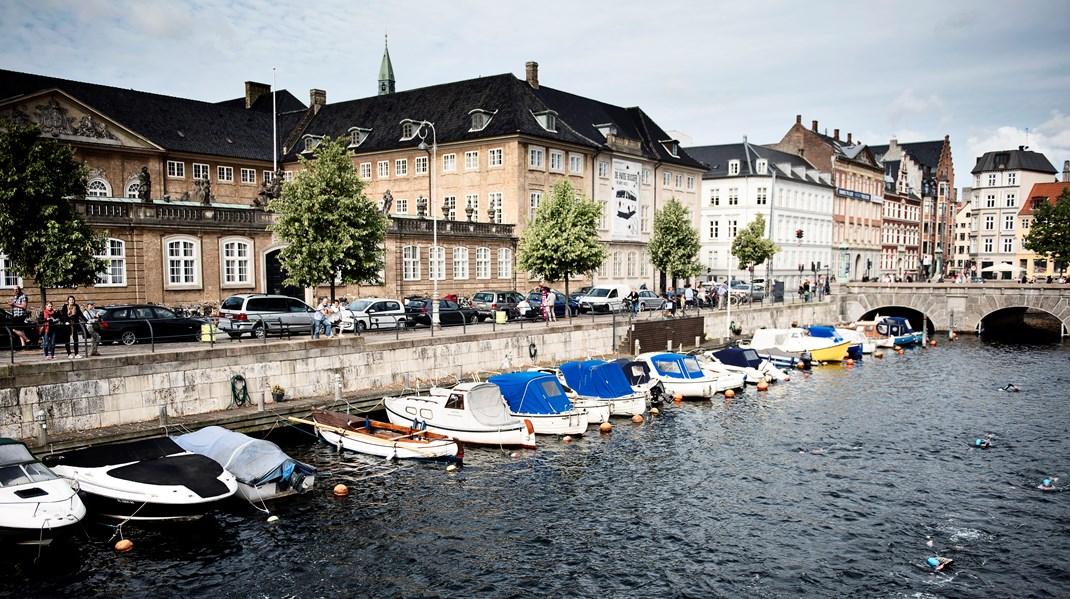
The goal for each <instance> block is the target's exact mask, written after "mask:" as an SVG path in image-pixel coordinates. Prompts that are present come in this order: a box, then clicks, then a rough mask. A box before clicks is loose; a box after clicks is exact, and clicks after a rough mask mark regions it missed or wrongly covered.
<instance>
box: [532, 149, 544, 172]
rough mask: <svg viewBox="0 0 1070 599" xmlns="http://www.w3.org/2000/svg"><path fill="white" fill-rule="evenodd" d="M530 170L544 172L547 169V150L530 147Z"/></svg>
mask: <svg viewBox="0 0 1070 599" xmlns="http://www.w3.org/2000/svg"><path fill="white" fill-rule="evenodd" d="M528 168H529V169H532V170H544V169H545V168H546V148H543V147H540V146H530V147H528Z"/></svg>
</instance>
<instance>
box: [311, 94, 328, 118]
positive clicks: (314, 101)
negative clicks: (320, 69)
mask: <svg viewBox="0 0 1070 599" xmlns="http://www.w3.org/2000/svg"><path fill="white" fill-rule="evenodd" d="M308 104H309V106H310V107H311V108H312V114H319V111H320V108H323V107H324V106H326V105H327V92H326V91H324V90H322V89H310V90H309V91H308Z"/></svg>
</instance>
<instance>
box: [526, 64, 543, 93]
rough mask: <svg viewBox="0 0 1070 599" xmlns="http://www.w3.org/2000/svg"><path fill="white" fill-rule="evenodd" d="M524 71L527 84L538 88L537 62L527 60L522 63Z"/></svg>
mask: <svg viewBox="0 0 1070 599" xmlns="http://www.w3.org/2000/svg"><path fill="white" fill-rule="evenodd" d="M524 72H525V75H526V77H527V80H528V85H530V86H531V88H532V89H539V63H537V62H535V61H534V60H529V61H527V62H526V63H524Z"/></svg>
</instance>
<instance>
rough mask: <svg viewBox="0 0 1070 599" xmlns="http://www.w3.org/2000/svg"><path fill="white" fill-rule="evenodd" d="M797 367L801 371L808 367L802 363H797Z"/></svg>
mask: <svg viewBox="0 0 1070 599" xmlns="http://www.w3.org/2000/svg"><path fill="white" fill-rule="evenodd" d="M795 367H796V368H798V369H799V370H806V365H805V364H803V363H802V362H798V363H796V364H795Z"/></svg>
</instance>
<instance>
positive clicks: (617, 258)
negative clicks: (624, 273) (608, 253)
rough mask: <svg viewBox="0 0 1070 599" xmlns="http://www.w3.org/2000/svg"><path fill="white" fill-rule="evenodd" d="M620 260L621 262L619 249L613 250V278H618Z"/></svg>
mask: <svg viewBox="0 0 1070 599" xmlns="http://www.w3.org/2000/svg"><path fill="white" fill-rule="evenodd" d="M621 262H622V259H621V252H619V251H617V252H613V278H614V279H619V278H620V270H621Z"/></svg>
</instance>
